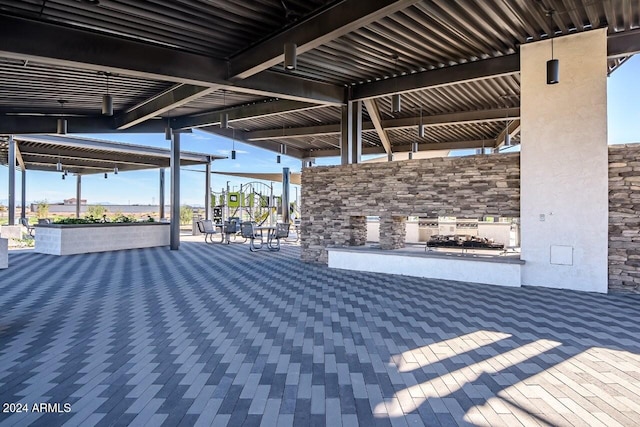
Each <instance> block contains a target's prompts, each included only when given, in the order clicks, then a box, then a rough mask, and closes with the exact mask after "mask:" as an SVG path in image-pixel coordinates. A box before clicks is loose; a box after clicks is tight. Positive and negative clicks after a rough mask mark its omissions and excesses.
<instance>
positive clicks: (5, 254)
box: [0, 239, 9, 269]
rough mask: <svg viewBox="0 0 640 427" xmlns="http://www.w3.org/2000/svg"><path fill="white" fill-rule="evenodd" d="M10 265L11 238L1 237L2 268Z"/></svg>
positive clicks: (0, 264) (0, 258) (0, 261)
mask: <svg viewBox="0 0 640 427" xmlns="http://www.w3.org/2000/svg"><path fill="white" fill-rule="evenodd" d="M8 267H9V240H8V239H0V269H2V268H8Z"/></svg>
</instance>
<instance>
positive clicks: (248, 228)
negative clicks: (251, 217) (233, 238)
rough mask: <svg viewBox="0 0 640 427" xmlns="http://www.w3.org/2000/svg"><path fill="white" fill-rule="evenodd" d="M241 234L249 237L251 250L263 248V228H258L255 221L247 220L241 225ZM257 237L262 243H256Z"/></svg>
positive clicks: (246, 237)
mask: <svg viewBox="0 0 640 427" xmlns="http://www.w3.org/2000/svg"><path fill="white" fill-rule="evenodd" d="M240 235H241V236H242V237H244V238H245V239H249V250H250V251H251V252H255V251H257V250H259V249H262V245H263V240H262V230H256V224H255V223H254V222H250V221H245V222H243V223H242V225H241V227H240ZM256 239H260V243H259V244H257V245H256Z"/></svg>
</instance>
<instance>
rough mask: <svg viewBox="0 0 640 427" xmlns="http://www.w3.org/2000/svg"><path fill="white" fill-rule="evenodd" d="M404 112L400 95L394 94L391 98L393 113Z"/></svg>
mask: <svg viewBox="0 0 640 427" xmlns="http://www.w3.org/2000/svg"><path fill="white" fill-rule="evenodd" d="M400 111H402V98H401V97H400V94H399V93H394V94H393V95H392V96H391V112H392V113H399V112H400Z"/></svg>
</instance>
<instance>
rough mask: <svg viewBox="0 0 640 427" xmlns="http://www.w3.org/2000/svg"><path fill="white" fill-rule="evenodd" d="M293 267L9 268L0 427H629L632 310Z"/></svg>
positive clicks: (636, 358)
mask: <svg viewBox="0 0 640 427" xmlns="http://www.w3.org/2000/svg"><path fill="white" fill-rule="evenodd" d="M299 251H300V249H299V247H297V246H285V247H283V249H282V251H281V252H279V253H273V252H267V251H263V252H257V253H250V252H249V250H248V247H247V246H246V245H241V244H231V245H228V246H227V245H205V244H203V243H199V242H198V243H183V244H182V245H181V248H180V250H179V251H169V250H167V249H166V248H156V249H143V250H132V251H121V252H111V253H102V254H87V255H74V256H67V257H54V256H48V255H39V254H34V253H11V254H10V267H9V269H7V270H0V403H2V404H3V408H2V409H3V410H6V411H15V410H16V406H15V405H14V406H10V405H5V404H10V403H20V404H27V405H28V409H29V412H26V413H25V412H22V413H7V412H4V411H3V412H2V413H0V425H1V426H12V425H16V426H24V425H29V424H33V425H42V426H55V425H62V424H64V425H69V426H72V425H81V426H89V425H135V426H142V425H149V426H159V425H167V426H174V425H185V426H187V425H188V426H191V425H216V426H217V425H230V426H257V425H265V426H287V425H296V426H307V425H329V426H345V427H346V426H357V425H362V426H367V427H371V426H407V425H411V426H419V425H428V426H449V425H479V426H481V425H491V426H495V425H505V426H517V425H526V426H528V425H606V426H614V425H626V426H632V425H638V424H640V297H639V296H638V295H594V294H587V293H578V292H568V291H559V290H551V289H543V288H520V289H512V288H502V287H495V286H486V285H476V284H468V283H458V282H446V281H440V280H427V279H419V278H409V277H402V276H391V275H383V274H370V273H356V272H346V271H340V270H329V269H328V268H327V267H325V266H319V265H310V264H304V263H302V262H300V261H299ZM47 402H48V403H51V404H52V405H50V406H49V407H48V408H45V409H48V410H49V411H51V410H54V411H55V412H54V413H51V412H46V413H42V412H34V411H33V405H34V404H39V403H47ZM54 404H59V406H56V405H54ZM64 404H69V406H70V407H69V406H67V407H65V406H64ZM23 409H24V408H23ZM36 409H37V408H36ZM65 409H70V411H69V412H66V413H65V412H64V411H65ZM57 412H61V413H57Z"/></svg>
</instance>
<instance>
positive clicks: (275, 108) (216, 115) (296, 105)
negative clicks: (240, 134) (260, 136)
mask: <svg viewBox="0 0 640 427" xmlns="http://www.w3.org/2000/svg"><path fill="white" fill-rule="evenodd" d="M318 107H320V106H319V105H318V104H314V103H309V102H299V101H291V100H288V99H280V100H276V101H268V102H260V103H256V104H250V105H244V106H241V107H231V108H223V109H219V110H215V111H210V112H207V113H202V114H196V115H193V116H185V117H178V118H176V119H173V120H171V127H172V128H173V129H189V128H199V127H206V126H214V125H219V124H220V115H221V114H223V113H225V114H227V115H228V117H229V123H233V122H234V121H237V120H245V119H249V118H258V117H269V116H277V115H279V114H282V113H286V112H290V111H305V110H310V109H312V108H318Z"/></svg>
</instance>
